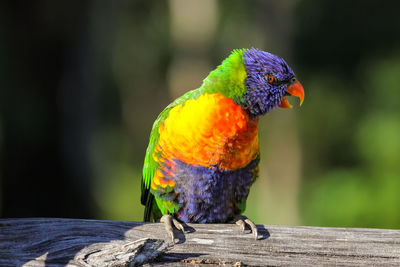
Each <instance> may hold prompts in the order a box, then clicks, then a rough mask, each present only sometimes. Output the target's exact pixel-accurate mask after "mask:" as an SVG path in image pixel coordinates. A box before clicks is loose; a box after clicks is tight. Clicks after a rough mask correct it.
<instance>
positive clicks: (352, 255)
mask: <svg viewBox="0 0 400 267" xmlns="http://www.w3.org/2000/svg"><path fill="white" fill-rule="evenodd" d="M258 229H259V231H260V234H261V235H262V238H261V239H260V240H254V239H253V236H252V235H251V234H250V233H248V232H246V233H244V234H243V233H241V232H240V231H239V227H238V226H236V225H232V224H189V225H187V230H188V232H187V233H185V234H180V233H179V232H176V235H177V239H176V242H177V244H175V245H172V244H170V243H168V241H167V240H168V238H167V235H166V233H165V230H164V227H163V225H161V224H158V223H153V224H152V223H138V222H120V221H100V220H83V219H56V218H34V219H32V218H23V219H1V220H0V266H22V265H24V266H65V265H68V266H134V265H142V264H145V263H146V262H147V264H146V265H149V266H150V265H151V266H161V265H166V266H193V265H196V266H202V265H204V266H210V265H220V264H226V265H235V266H262V265H270V266H281V265H350V266H357V265H358V266H361V265H362V266H365V265H400V231H399V230H383V229H358V228H325V227H302V226H272V225H264V226H263V225H259V226H258Z"/></svg>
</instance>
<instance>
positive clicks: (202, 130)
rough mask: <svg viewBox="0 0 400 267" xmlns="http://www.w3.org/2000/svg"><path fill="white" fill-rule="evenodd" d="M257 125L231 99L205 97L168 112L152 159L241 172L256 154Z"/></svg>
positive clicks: (217, 96)
mask: <svg viewBox="0 0 400 267" xmlns="http://www.w3.org/2000/svg"><path fill="white" fill-rule="evenodd" d="M257 123H258V121H257V120H252V119H250V118H249V116H248V115H247V113H246V112H244V111H243V110H242V109H241V107H240V106H238V105H236V104H235V103H234V102H233V101H232V100H231V99H230V98H226V97H224V96H223V95H221V94H204V95H202V96H200V97H199V98H198V99H196V100H187V101H186V102H185V104H184V105H178V106H176V107H174V108H173V109H172V110H171V111H170V112H169V115H168V118H167V119H166V120H165V121H164V122H163V123H162V124H161V125H160V128H159V134H160V138H159V140H158V144H157V146H156V149H155V151H154V154H153V157H154V159H155V160H156V161H159V160H160V159H161V160H162V161H164V162H165V161H167V162H173V161H174V159H179V160H181V161H183V162H185V163H188V164H191V165H200V166H204V167H211V166H215V165H218V166H219V167H220V168H222V169H226V170H236V169H240V168H243V167H245V166H246V165H247V164H249V163H250V161H252V160H254V159H255V158H256V157H257V155H258V135H257ZM160 152H161V154H160ZM157 155H158V156H157ZM159 156H161V158H159Z"/></svg>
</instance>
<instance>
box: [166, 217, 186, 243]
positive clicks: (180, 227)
mask: <svg viewBox="0 0 400 267" xmlns="http://www.w3.org/2000/svg"><path fill="white" fill-rule="evenodd" d="M160 222H162V223H164V226H165V230H166V231H167V234H168V236H169V237H170V238H171V241H172V243H175V236H174V230H173V226H175V228H176V229H178V230H180V231H182V232H184V231H185V228H183V225H182V224H181V223H180V222H178V220H177V219H175V218H174V217H172V216H171V215H169V214H166V215H164V216H162V217H161V219H160Z"/></svg>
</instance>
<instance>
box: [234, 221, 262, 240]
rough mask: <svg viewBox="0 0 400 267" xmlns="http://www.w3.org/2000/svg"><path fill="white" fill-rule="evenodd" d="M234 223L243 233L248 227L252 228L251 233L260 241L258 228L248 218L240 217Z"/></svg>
mask: <svg viewBox="0 0 400 267" xmlns="http://www.w3.org/2000/svg"><path fill="white" fill-rule="evenodd" d="M234 222H235V223H236V224H237V225H239V226H240V228H241V230H242V232H244V230H245V229H246V225H247V226H249V227H250V230H251V232H252V233H253V235H254V238H255V239H256V240H257V239H258V230H257V226H256V225H255V224H254V223H253V222H252V221H251V220H250V219H249V218H247V217H246V216H243V215H240V216H238V217H236V218H235V220H234Z"/></svg>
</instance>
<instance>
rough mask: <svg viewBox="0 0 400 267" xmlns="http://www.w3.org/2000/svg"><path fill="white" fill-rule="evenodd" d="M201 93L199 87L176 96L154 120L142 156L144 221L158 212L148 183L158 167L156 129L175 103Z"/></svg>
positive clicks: (194, 97) (157, 133)
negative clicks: (154, 156)
mask: <svg viewBox="0 0 400 267" xmlns="http://www.w3.org/2000/svg"><path fill="white" fill-rule="evenodd" d="M201 94H202V90H201V88H199V89H196V90H192V91H189V92H187V93H186V94H184V95H183V96H181V97H179V98H177V99H176V100H175V101H174V102H172V103H171V104H169V105H168V106H167V107H166V108H165V109H164V110H163V111H162V112H161V113H160V115H158V117H157V119H156V121H155V122H154V124H153V128H152V130H151V134H150V141H149V146H148V147H147V150H146V156H145V158H144V165H143V178H142V185H141V187H142V196H141V203H142V204H143V205H145V211H144V221H150V218H151V215H152V212H158V213H160V211H159V209H158V208H157V207H156V204H155V201H154V195H153V194H151V193H150V184H151V181H152V180H153V177H154V174H155V172H156V170H157V168H158V163H157V162H156V161H155V160H154V158H153V153H154V149H155V148H156V146H157V143H158V139H159V137H160V134H159V132H158V129H159V127H160V125H161V123H162V122H163V121H164V120H165V119H166V118H167V117H168V114H169V112H170V110H171V109H173V108H174V107H175V106H177V105H181V104H184V103H185V102H186V101H187V100H188V99H197V98H198V97H199V96H200V95H201ZM157 217H158V216H157Z"/></svg>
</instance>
